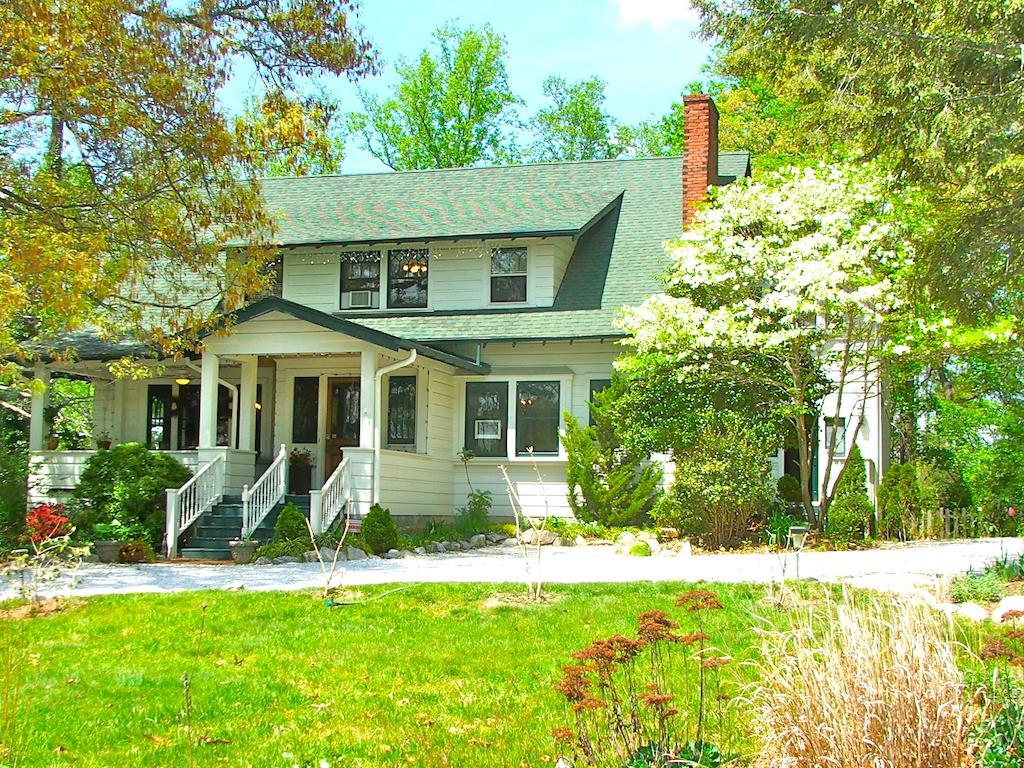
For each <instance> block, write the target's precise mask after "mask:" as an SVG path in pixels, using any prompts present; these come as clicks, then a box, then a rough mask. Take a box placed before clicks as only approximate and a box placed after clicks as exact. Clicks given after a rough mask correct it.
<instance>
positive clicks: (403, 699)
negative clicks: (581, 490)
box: [0, 584, 788, 768]
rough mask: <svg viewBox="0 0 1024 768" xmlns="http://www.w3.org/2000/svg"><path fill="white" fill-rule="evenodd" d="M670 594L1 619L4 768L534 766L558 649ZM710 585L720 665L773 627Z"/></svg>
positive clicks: (205, 598)
mask: <svg viewBox="0 0 1024 768" xmlns="http://www.w3.org/2000/svg"><path fill="white" fill-rule="evenodd" d="M385 589H386V588H385V587H380V588H369V589H366V590H365V591H364V592H363V595H364V596H373V595H379V594H381V593H382V592H383V591H385ZM681 589H682V586H681V585H679V584H675V585H673V584H624V585H583V586H565V587H551V588H550V589H549V590H548V592H549V594H551V595H554V596H555V597H556V598H557V599H555V600H552V601H551V602H548V603H546V604H543V605H515V604H507V603H505V602H503V601H502V600H501V599H500V598H502V596H504V597H506V598H515V597H518V596H519V595H521V593H522V589H521V588H517V587H515V586H494V585H431V586H417V587H413V588H411V589H408V590H405V591H402V592H398V593H394V594H390V595H387V596H385V597H383V598H382V599H379V600H375V601H371V602H368V603H366V604H362V605H358V606H348V607H338V608H327V607H325V606H324V604H323V602H322V601H319V600H317V599H316V598H315V597H314V596H313V595H312V594H311V593H308V592H307V593H244V592H243V593H229V592H204V593H186V594H177V595H130V596H118V597H96V598H90V599H88V600H84V601H79V602H77V603H75V604H74V605H72V606H70V607H69V608H68V609H67V610H65V611H63V612H61V613H57V614H54V615H51V616H46V617H37V618H33V619H21V620H15V619H6V620H0V652H2V653H3V655H2V656H0V662H2V661H3V660H4V659H5V658H10V656H11V653H13V654H14V655H15V656H17V655H18V654H23V655H27V663H26V664H25V665H24V666H23V667H22V670H23V672H22V680H21V684H20V694H21V695H20V703H19V705H18V707H17V711H16V714H15V716H16V722H15V723H14V725H13V728H11V730H10V732H11V733H13V734H14V739H15V746H16V749H17V752H18V759H17V760H16V761H15V762H14V764H15V765H17V766H78V767H82V768H84V767H85V766H103V767H104V768H109V767H110V766H125V768H127V767H128V766H132V768H135V767H136V766H188V765H197V766H221V765H226V766H292V765H296V764H298V765H302V766H306V765H313V766H315V765H317V762H318V761H319V760H321V759H327V760H329V761H330V763H331V765H332V766H336V765H345V766H349V765H352V766H393V765H417V766H448V765H452V766H516V765H523V766H531V767H532V766H543V765H552V764H553V762H554V752H555V746H554V743H553V740H552V738H551V729H552V728H553V727H554V726H556V725H561V724H564V723H566V722H567V716H566V710H565V706H564V704H563V701H562V700H561V699H560V697H559V695H558V694H557V693H556V692H555V691H554V690H553V689H552V684H553V683H554V682H555V681H556V680H557V679H558V677H559V674H560V668H561V666H562V665H563V664H566V663H568V661H569V654H570V653H571V652H572V651H574V650H576V649H578V648H580V647H582V646H584V645H586V644H587V643H588V642H589V641H591V640H592V639H594V638H595V637H598V636H607V635H609V634H613V633H620V632H621V633H632V632H633V630H634V629H635V622H634V618H635V616H636V615H637V614H638V613H640V612H642V611H645V610H648V609H652V608H658V609H663V610H666V611H668V612H669V614H670V615H672V616H673V617H674V618H677V619H680V620H681V621H682V622H683V626H684V627H686V626H688V624H687V617H686V616H685V615H684V614H683V613H682V612H681V609H678V608H675V607H674V606H673V601H674V598H675V597H676V595H677V594H679V592H680V591H681ZM713 589H714V591H715V592H716V593H717V594H719V595H720V597H721V599H722V602H723V603H724V604H725V610H724V611H721V612H718V613H716V614H713V618H712V627H713V632H714V640H715V641H716V644H717V645H718V646H719V647H720V648H721V649H722V650H723V651H724V652H726V653H729V654H732V655H733V656H734V657H736V659H737V660H742V659H744V658H748V657H749V656H750V654H751V653H752V645H753V644H754V642H755V641H754V640H753V639H752V634H751V632H750V627H751V625H752V624H754V623H755V622H756V620H755V619H753V618H752V617H751V615H750V614H751V613H755V614H757V615H758V616H761V617H763V618H765V619H767V620H768V621H769V623H779V622H786V621H787V616H788V614H785V613H780V612H778V611H776V610H775V609H773V608H771V607H770V606H768V605H767V604H765V603H762V602H760V600H761V597H762V595H763V592H762V590H761V588H759V587H754V586H743V585H740V586H718V585H716V586H714V587H713ZM496 597H497V598H499V599H497V600H496V599H495V598H496ZM204 605H205V610H204V609H203V607H202V606H204ZM716 625H717V626H716ZM733 668H734V669H735V670H736V674H740V675H743V674H747V675H749V674H750V672H749V671H748V670H744V669H743V668H742V667H741V666H740V665H734V667H733ZM186 673H188V674H189V675H190V676H191V695H192V707H191V726H190V727H191V738H190V737H189V727H188V725H187V724H186V722H185V719H184V718H183V717H182V710H183V692H182V676H183V675H184V674H186ZM0 675H7V678H8V679H6V680H4V681H2V682H3V684H4V686H5V688H6V690H7V691H11V690H12V684H11V680H10V673H9V671H6V670H3V669H0ZM8 710H9V705H8ZM0 714H3V713H0ZM2 725H3V723H2V721H0V726H2ZM190 744H192V745H194V746H192V748H191V750H190ZM190 752H191V757H189V755H190ZM285 753H288V754H290V755H291V757H288V758H286V757H284V754H285ZM3 762H4V760H3V758H2V757H0V764H3ZM8 762H10V758H9V757H8Z"/></svg>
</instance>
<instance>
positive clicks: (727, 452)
mask: <svg viewBox="0 0 1024 768" xmlns="http://www.w3.org/2000/svg"><path fill="white" fill-rule="evenodd" d="M771 447H772V435H771V434H770V433H769V432H767V431H766V430H765V429H764V428H763V427H761V426H759V425H755V424H752V423H750V422H749V421H747V420H746V419H744V418H743V417H741V416H739V415H737V414H735V413H731V412H728V411H712V412H709V413H708V414H707V415H706V418H705V422H704V426H703V427H702V429H701V434H700V438H699V439H698V440H697V441H696V442H695V443H694V445H693V446H692V447H691V448H689V449H688V450H687V451H685V452H684V453H683V454H682V455H680V456H678V457H676V477H675V482H674V483H673V485H672V490H671V491H670V492H669V494H668V498H666V499H665V500H664V501H663V502H662V503H659V504H658V507H657V511H656V517H657V521H658V524H659V525H660V526H663V527H671V528H676V529H678V530H679V532H680V533H682V534H683V535H686V536H693V537H696V538H698V539H699V540H700V541H701V542H702V543H704V544H705V545H706V546H709V547H714V548H718V547H732V546H736V545H738V544H740V543H742V541H743V538H744V536H745V535H746V534H747V533H748V531H749V530H750V526H751V523H752V522H753V521H754V519H755V518H763V517H764V515H765V514H766V513H767V511H768V509H769V508H770V506H771V504H772V501H773V500H774V498H775V483H774V482H773V481H772V479H771V465H770V463H769V461H768V458H767V457H768V455H769V453H770V451H771Z"/></svg>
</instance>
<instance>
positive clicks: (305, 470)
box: [288, 464, 313, 496]
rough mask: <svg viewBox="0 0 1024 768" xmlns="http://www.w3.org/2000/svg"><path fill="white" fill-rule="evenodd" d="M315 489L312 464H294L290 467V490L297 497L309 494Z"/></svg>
mask: <svg viewBox="0 0 1024 768" xmlns="http://www.w3.org/2000/svg"><path fill="white" fill-rule="evenodd" d="M312 487H313V467H312V466H311V465H310V464H292V465H290V466H289V467H288V490H289V492H290V493H293V494H295V495H296V496H302V495H304V494H307V493H309V491H310V489H312Z"/></svg>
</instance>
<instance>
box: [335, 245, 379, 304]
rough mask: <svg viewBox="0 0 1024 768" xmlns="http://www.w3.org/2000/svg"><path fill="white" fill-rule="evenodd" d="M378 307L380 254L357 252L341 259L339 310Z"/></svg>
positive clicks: (344, 255)
mask: <svg viewBox="0 0 1024 768" xmlns="http://www.w3.org/2000/svg"><path fill="white" fill-rule="evenodd" d="M379 306H380V252H379V251H357V252H354V253H346V254H343V255H342V257H341V308H342V309H376V308H377V307H379Z"/></svg>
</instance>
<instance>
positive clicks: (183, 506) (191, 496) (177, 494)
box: [166, 454, 226, 557]
mask: <svg viewBox="0 0 1024 768" xmlns="http://www.w3.org/2000/svg"><path fill="white" fill-rule="evenodd" d="M225 467H226V460H225V458H224V455H223V454H221V455H219V456H216V457H215V458H214V459H213V460H212V461H210V462H209V463H207V464H204V465H203V466H202V467H200V468H199V469H198V470H197V471H196V473H195V474H194V475H192V477H190V478H189V479H188V480H187V481H186V482H185V484H184V485H182V486H181V488H168V489H167V520H166V523H167V526H166V527H167V555H168V557H174V556H176V555H177V554H178V536H179V535H180V534H181V532H182V531H184V530H185V529H186V528H188V527H189V526H190V525H192V523H194V522H195V521H196V520H197V519H199V516H200V515H202V514H203V513H204V512H207V511H209V510H210V509H212V508H213V505H214V504H216V503H217V502H218V501H220V500H221V499H222V498H224V474H225Z"/></svg>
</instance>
